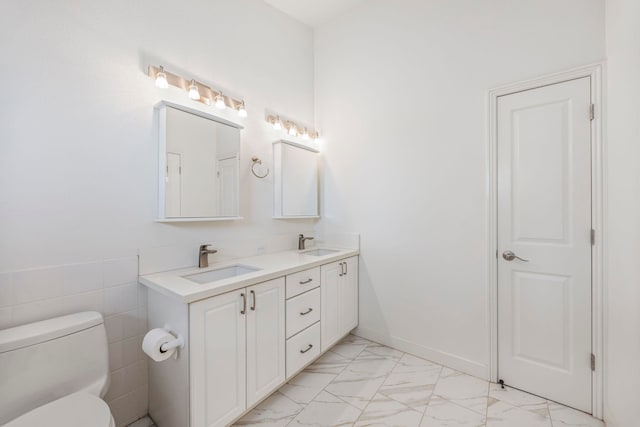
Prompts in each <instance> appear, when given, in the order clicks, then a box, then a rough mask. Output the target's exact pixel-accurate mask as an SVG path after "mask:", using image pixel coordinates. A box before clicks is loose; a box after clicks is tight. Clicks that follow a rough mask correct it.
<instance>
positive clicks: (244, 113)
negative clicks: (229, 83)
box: [238, 99, 247, 117]
mask: <svg viewBox="0 0 640 427" xmlns="http://www.w3.org/2000/svg"><path fill="white" fill-rule="evenodd" d="M238 115H239V116H240V117H247V110H245V108H244V99H243V100H242V101H240V105H238Z"/></svg>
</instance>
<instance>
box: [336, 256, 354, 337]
mask: <svg viewBox="0 0 640 427" xmlns="http://www.w3.org/2000/svg"><path fill="white" fill-rule="evenodd" d="M341 264H342V271H341V272H340V274H341V276H339V277H340V297H339V299H338V306H339V308H338V312H339V319H340V320H339V321H340V331H341V333H340V335H345V334H347V333H348V332H350V331H351V330H352V329H354V328H355V327H356V326H358V257H352V258H349V259H347V260H344V261H342V262H341Z"/></svg>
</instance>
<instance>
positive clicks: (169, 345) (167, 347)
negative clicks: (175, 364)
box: [160, 324, 184, 359]
mask: <svg viewBox="0 0 640 427" xmlns="http://www.w3.org/2000/svg"><path fill="white" fill-rule="evenodd" d="M162 329H164V330H165V331H167V332H169V333H170V334H171V335H173V336H176V335H177V338H176V339H174V340H172V341H169V342H166V343H163V344H162V345H161V346H160V353H166V352H167V351H171V350H173V349H174V348H184V338H183V337H182V335H180V334H176V333H175V332H173V331H172V330H171V327H170V326H169V325H168V324H166V325H164V328H162ZM173 358H174V359H177V358H178V352H177V351H176V352H175V354H174V355H173Z"/></svg>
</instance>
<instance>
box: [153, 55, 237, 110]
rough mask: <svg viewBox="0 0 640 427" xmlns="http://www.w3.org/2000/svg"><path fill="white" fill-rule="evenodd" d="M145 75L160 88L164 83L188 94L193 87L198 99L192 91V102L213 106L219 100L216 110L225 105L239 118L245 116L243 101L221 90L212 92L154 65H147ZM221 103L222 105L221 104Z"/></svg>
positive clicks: (193, 81)
mask: <svg viewBox="0 0 640 427" xmlns="http://www.w3.org/2000/svg"><path fill="white" fill-rule="evenodd" d="M147 74H148V75H149V77H151V79H152V80H154V81H155V82H156V85H157V86H158V87H160V88H165V87H167V86H165V85H164V82H165V81H166V83H167V85H168V86H174V87H177V88H179V89H182V90H184V91H185V92H187V93H189V91H190V89H191V86H192V85H195V87H196V89H197V93H198V94H199V95H200V98H199V99H195V91H193V90H192V91H191V93H192V94H193V96H194V97H193V98H191V99H193V100H194V101H198V102H201V103H203V104H205V105H214V104H215V103H216V100H219V101H220V102H219V103H218V108H222V107H221V106H222V105H225V106H227V107H230V108H232V109H234V110H236V111H238V115H239V116H240V117H246V116H247V110H246V109H245V104H244V99H234V98H232V97H230V96H227V95H224V94H223V93H222V91H221V90H214V89H211V88H210V87H209V86H207V85H205V84H203V83H200V82H199V81H197V80H194V79H185V78H184V77H181V76H179V75H177V74H173V73H170V72H168V71H167V70H165V69H164V67H162V66H158V67H156V66H155V65H149V70H148V72H147ZM158 74H160V84H159V83H158ZM163 77H164V78H163ZM223 102H224V104H222V103H223Z"/></svg>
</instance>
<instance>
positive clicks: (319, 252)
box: [302, 249, 338, 256]
mask: <svg viewBox="0 0 640 427" xmlns="http://www.w3.org/2000/svg"><path fill="white" fill-rule="evenodd" d="M335 252H338V251H337V250H335V249H312V250H310V251H307V252H302V253H303V254H305V255H311V256H323V255H329V254H332V253H335Z"/></svg>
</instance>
